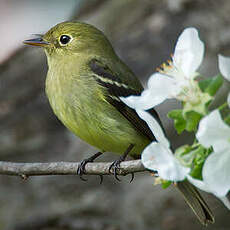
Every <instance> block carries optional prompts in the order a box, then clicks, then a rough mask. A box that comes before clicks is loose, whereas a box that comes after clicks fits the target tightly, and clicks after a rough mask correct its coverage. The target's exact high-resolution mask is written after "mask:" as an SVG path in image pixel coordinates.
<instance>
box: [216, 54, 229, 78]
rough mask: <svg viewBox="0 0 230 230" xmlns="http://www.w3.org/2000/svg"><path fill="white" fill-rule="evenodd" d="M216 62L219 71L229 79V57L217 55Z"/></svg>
mask: <svg viewBox="0 0 230 230" xmlns="http://www.w3.org/2000/svg"><path fill="white" fill-rule="evenodd" d="M218 64H219V69H220V73H221V74H222V75H223V76H224V77H225V78H226V79H227V80H228V81H230V57H225V56H222V55H220V54H219V55H218Z"/></svg>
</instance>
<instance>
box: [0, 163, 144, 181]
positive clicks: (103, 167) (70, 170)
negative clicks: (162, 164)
mask: <svg viewBox="0 0 230 230" xmlns="http://www.w3.org/2000/svg"><path fill="white" fill-rule="evenodd" d="M79 164H80V163H79V162H51V163H14V162H5V161H0V175H11V176H21V177H23V178H26V177H28V176H41V175H76V174H77V169H78V166H79ZM111 164H112V163H98V162H96V163H88V164H87V165H86V167H85V174H90V175H110V173H109V167H110V165H111ZM120 166H121V169H120V170H119V171H118V173H117V174H118V175H123V176H125V175H127V174H129V173H136V172H143V171H147V169H145V168H144V166H143V165H142V163H141V160H132V161H125V162H122V163H121V165H120Z"/></svg>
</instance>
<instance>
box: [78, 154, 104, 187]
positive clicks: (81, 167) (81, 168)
mask: <svg viewBox="0 0 230 230" xmlns="http://www.w3.org/2000/svg"><path fill="white" fill-rule="evenodd" d="M101 154H102V152H97V153H96V154H94V155H93V156H92V157H90V158H87V159H85V160H83V161H82V162H81V163H80V165H79V166H78V169H77V175H79V176H80V179H81V180H83V181H87V179H85V178H83V175H84V174H85V166H86V164H88V163H89V162H93V161H94V160H95V159H96V158H97V157H99V156H100V155H101ZM102 177H103V176H102V175H100V178H101V179H100V184H101V183H102V181H103V178H102Z"/></svg>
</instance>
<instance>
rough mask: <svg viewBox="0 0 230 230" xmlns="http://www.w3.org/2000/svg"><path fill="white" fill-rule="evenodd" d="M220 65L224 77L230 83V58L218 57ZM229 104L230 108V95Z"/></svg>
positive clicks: (229, 96) (229, 97)
mask: <svg viewBox="0 0 230 230" xmlns="http://www.w3.org/2000/svg"><path fill="white" fill-rule="evenodd" d="M218 64H219V69H220V72H221V74H222V75H223V77H225V79H226V80H228V81H230V57H225V56H222V55H218ZM227 102H228V105H229V107H230V93H229V94H228V99H227Z"/></svg>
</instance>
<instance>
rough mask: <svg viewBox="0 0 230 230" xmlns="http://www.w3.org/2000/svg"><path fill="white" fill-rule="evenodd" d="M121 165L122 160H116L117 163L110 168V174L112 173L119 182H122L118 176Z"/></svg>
mask: <svg viewBox="0 0 230 230" xmlns="http://www.w3.org/2000/svg"><path fill="white" fill-rule="evenodd" d="M120 163H121V160H120V159H119V160H116V161H114V162H113V163H112V164H111V165H110V167H109V172H110V173H113V175H114V177H115V179H116V180H118V181H121V180H120V179H119V177H118V175H117V171H118V170H119V169H120ZM112 169H113V170H112Z"/></svg>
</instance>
